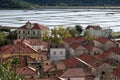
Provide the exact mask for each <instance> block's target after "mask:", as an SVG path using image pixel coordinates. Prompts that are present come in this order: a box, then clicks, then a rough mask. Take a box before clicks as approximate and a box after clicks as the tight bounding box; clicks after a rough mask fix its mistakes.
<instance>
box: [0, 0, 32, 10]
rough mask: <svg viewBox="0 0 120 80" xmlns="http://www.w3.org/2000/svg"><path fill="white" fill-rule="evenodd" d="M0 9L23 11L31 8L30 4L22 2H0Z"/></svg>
mask: <svg viewBox="0 0 120 80" xmlns="http://www.w3.org/2000/svg"><path fill="white" fill-rule="evenodd" d="M0 8H1V9H24V8H26V9H27V8H32V6H31V4H30V3H28V2H25V1H22V0H0Z"/></svg>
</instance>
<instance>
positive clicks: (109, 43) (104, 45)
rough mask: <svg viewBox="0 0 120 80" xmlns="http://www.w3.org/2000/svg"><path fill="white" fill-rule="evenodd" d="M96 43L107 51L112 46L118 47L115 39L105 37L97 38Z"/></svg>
mask: <svg viewBox="0 0 120 80" xmlns="http://www.w3.org/2000/svg"><path fill="white" fill-rule="evenodd" d="M94 44H95V46H97V47H99V48H101V49H102V50H104V51H106V50H108V49H110V48H112V47H117V44H116V43H115V42H114V41H112V40H109V39H108V38H105V37H99V38H96V39H95V40H94Z"/></svg>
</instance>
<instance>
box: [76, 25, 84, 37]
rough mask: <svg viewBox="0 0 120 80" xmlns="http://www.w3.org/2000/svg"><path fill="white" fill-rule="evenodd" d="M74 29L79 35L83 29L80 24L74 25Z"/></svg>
mask: <svg viewBox="0 0 120 80" xmlns="http://www.w3.org/2000/svg"><path fill="white" fill-rule="evenodd" d="M75 29H76V30H77V31H78V33H79V35H80V34H81V33H82V31H83V29H82V26H80V25H76V26H75Z"/></svg>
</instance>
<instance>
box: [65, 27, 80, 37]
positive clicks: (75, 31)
mask: <svg viewBox="0 0 120 80" xmlns="http://www.w3.org/2000/svg"><path fill="white" fill-rule="evenodd" d="M67 30H68V31H69V33H70V34H71V36H72V37H78V36H79V33H78V31H77V30H76V29H75V28H73V27H68V28H67Z"/></svg>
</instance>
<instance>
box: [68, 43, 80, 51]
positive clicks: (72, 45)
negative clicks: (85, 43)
mask: <svg viewBox="0 0 120 80" xmlns="http://www.w3.org/2000/svg"><path fill="white" fill-rule="evenodd" d="M80 45H81V44H80V43H79V42H73V43H72V44H70V46H69V47H71V48H72V49H74V50H76V48H77V47H78V46H80Z"/></svg>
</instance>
